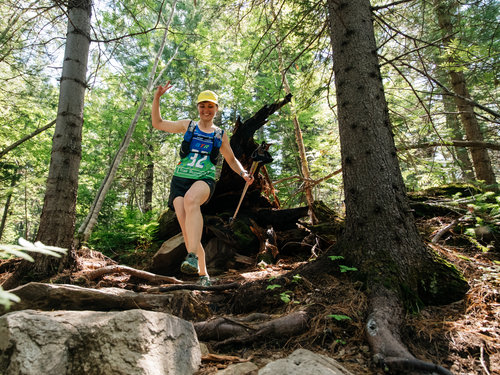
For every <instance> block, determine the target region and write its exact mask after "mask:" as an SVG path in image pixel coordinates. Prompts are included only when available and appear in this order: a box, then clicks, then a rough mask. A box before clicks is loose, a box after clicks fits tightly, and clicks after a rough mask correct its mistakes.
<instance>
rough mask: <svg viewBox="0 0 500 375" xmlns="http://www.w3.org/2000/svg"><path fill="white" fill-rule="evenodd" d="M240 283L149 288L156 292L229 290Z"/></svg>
mask: <svg viewBox="0 0 500 375" xmlns="http://www.w3.org/2000/svg"><path fill="white" fill-rule="evenodd" d="M240 285H241V284H240V283H230V284H221V285H210V286H201V285H196V284H182V285H169V286H162V287H159V288H158V289H152V288H151V289H150V291H158V292H172V291H174V290H182V289H185V290H205V291H220V290H229V289H236V288H238V287H239V286H240Z"/></svg>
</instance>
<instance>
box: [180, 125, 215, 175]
mask: <svg viewBox="0 0 500 375" xmlns="http://www.w3.org/2000/svg"><path fill="white" fill-rule="evenodd" d="M213 140H214V133H213V132H212V133H205V132H202V131H201V130H200V129H198V125H196V128H195V130H194V133H193V138H192V140H191V146H190V147H191V148H190V152H189V154H188V155H187V156H186V157H184V158H182V159H181V161H180V162H179V164H177V166H176V167H175V170H174V176H177V177H183V178H190V179H195V180H201V179H204V178H209V179H212V180H215V179H216V171H217V170H216V167H215V165H214V164H213V163H212V161H211V160H210V151H211V150H212V147H213Z"/></svg>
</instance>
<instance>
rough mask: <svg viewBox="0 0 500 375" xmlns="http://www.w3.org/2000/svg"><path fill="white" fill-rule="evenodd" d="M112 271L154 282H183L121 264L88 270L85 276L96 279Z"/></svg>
mask: <svg viewBox="0 0 500 375" xmlns="http://www.w3.org/2000/svg"><path fill="white" fill-rule="evenodd" d="M112 273H126V274H128V275H131V276H135V277H137V278H139V279H144V280H147V281H149V282H152V283H161V282H167V283H172V284H182V283H183V281H182V280H179V279H176V278H175V277H171V276H163V275H156V274H154V273H151V272H147V271H141V270H138V269H135V268H132V267H128V266H120V265H116V266H107V267H103V268H99V269H97V270H93V271H90V272H87V273H86V274H84V276H85V277H87V278H88V279H89V280H94V279H97V278H98V277H102V276H104V275H108V274H112Z"/></svg>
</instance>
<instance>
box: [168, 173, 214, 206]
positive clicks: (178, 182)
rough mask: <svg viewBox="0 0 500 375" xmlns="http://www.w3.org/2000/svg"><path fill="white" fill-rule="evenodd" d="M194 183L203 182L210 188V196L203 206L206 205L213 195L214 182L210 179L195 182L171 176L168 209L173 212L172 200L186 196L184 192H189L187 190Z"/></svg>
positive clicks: (190, 179) (191, 179)
mask: <svg viewBox="0 0 500 375" xmlns="http://www.w3.org/2000/svg"><path fill="white" fill-rule="evenodd" d="M196 181H204V182H206V183H207V185H208V187H209V188H210V195H209V196H208V199H207V200H206V201H205V202H203V204H206V203H207V202H208V201H209V200H210V198H212V195H213V194H214V190H215V180H212V179H211V178H202V179H201V180H195V179H193V178H184V177H178V176H173V177H172V181H171V182H170V196H169V198H168V207H170V208H171V209H172V210H173V209H174V199H175V198H177V197H183V196H184V195H185V194H186V192H187V191H188V190H189V188H190V187H191V186H192V185H193V184H194V183H195V182H196Z"/></svg>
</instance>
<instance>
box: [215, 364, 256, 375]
mask: <svg viewBox="0 0 500 375" xmlns="http://www.w3.org/2000/svg"><path fill="white" fill-rule="evenodd" d="M258 370H259V368H258V367H257V365H255V364H254V363H252V362H242V363H235V364H232V365H229V366H227V368H225V369H224V370H220V371H217V375H254V374H257V371H258Z"/></svg>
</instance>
